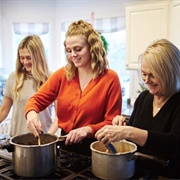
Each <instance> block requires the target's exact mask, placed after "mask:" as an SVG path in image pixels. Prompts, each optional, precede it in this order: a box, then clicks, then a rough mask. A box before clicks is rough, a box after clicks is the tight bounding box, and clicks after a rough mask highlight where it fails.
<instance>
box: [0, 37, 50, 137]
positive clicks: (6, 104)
mask: <svg viewBox="0 0 180 180" xmlns="http://www.w3.org/2000/svg"><path fill="white" fill-rule="evenodd" d="M50 74H51V73H50V71H49V69H48V65H47V61H46V56H45V50H44V46H43V43H42V41H41V39H40V38H39V36H37V35H33V36H27V37H25V38H24V39H23V40H22V41H21V43H20V44H19V46H18V51H17V60H16V70H15V71H14V72H12V73H11V74H10V76H9V78H8V80H7V82H6V85H5V89H4V92H3V94H4V98H3V101H2V105H1V107H0V122H2V121H3V120H4V119H5V118H6V117H7V115H8V114H9V112H10V109H11V107H12V108H13V109H12V117H11V129H10V136H15V135H20V134H24V133H28V132H30V131H29V129H28V127H27V123H26V119H25V117H24V106H25V104H26V102H27V100H28V99H29V98H30V97H31V96H32V95H33V94H34V93H36V92H37V90H38V89H39V88H40V87H41V85H42V84H43V83H44V82H45V81H46V80H47V79H48V78H49V76H50ZM39 118H40V119H41V123H42V129H43V132H47V131H48V130H49V128H50V126H51V124H52V104H51V105H50V106H49V107H47V108H46V109H45V110H44V111H42V112H41V113H40V114H39Z"/></svg>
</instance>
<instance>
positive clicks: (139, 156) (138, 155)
mask: <svg viewBox="0 0 180 180" xmlns="http://www.w3.org/2000/svg"><path fill="white" fill-rule="evenodd" d="M133 156H134V158H135V159H142V160H149V161H154V162H157V163H158V164H160V165H162V166H165V167H166V166H168V165H169V160H165V159H162V158H159V157H156V156H152V155H149V154H144V153H140V152H135V153H134V155H133Z"/></svg>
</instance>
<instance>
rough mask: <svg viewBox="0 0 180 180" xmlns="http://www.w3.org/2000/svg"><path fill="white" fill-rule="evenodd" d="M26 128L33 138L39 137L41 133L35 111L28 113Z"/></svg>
mask: <svg viewBox="0 0 180 180" xmlns="http://www.w3.org/2000/svg"><path fill="white" fill-rule="evenodd" d="M27 126H28V128H29V130H30V131H31V132H32V133H33V134H34V136H35V137H39V133H42V132H43V131H42V125H41V121H40V119H39V117H38V114H37V113H36V112H35V111H30V112H29V113H28V114H27Z"/></svg>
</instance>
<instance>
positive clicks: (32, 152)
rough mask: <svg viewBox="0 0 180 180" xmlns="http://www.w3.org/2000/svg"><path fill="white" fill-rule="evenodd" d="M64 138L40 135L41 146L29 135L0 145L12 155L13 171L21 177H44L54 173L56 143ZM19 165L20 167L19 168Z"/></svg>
mask: <svg viewBox="0 0 180 180" xmlns="http://www.w3.org/2000/svg"><path fill="white" fill-rule="evenodd" d="M65 138H66V136H62V137H61V136H60V137H57V136H56V135H52V134H48V133H43V134H40V140H41V145H40V146H39V145H38V139H37V138H36V137H35V136H34V135H33V134H31V133H27V134H21V135H18V136H14V137H12V138H10V140H6V141H5V143H2V144H1V145H0V148H1V149H4V148H6V149H7V150H8V151H10V152H12V155H13V168H14V169H13V170H14V172H15V174H17V175H18V176H22V177H44V176H47V175H49V174H51V173H53V172H55V171H56V168H57V142H59V141H64V140H65ZM20 165H21V166H20Z"/></svg>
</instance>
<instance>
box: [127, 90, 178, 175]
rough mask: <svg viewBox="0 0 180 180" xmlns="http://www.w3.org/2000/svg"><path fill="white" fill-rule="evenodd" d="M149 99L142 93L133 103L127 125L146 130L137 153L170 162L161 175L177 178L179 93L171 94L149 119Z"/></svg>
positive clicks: (150, 107) (150, 106)
mask: <svg viewBox="0 0 180 180" xmlns="http://www.w3.org/2000/svg"><path fill="white" fill-rule="evenodd" d="M153 98H154V96H153V95H152V94H150V93H149V91H144V92H142V93H141V94H140V95H139V97H138V98H137V100H136V101H135V104H134V110H133V112H132V115H131V117H130V120H129V125H132V126H134V127H138V128H141V129H145V130H147V131H148V139H147V142H146V144H145V145H144V146H143V147H140V146H138V151H139V152H143V153H145V154H150V155H154V156H157V157H161V158H164V159H168V160H170V164H169V166H168V168H165V169H163V170H162V173H160V174H163V175H166V176H169V177H172V178H177V177H178V178H180V170H178V167H179V163H180V93H177V94H175V95H173V96H172V97H171V98H170V99H169V100H168V101H167V102H166V103H165V104H164V106H163V107H162V108H161V109H160V111H159V112H158V113H157V114H156V116H154V117H153Z"/></svg>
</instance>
